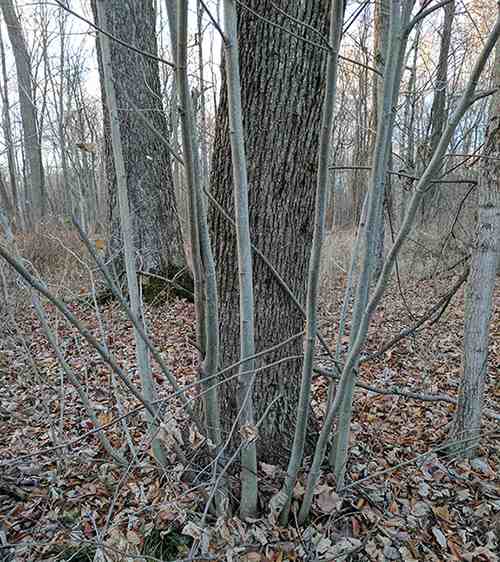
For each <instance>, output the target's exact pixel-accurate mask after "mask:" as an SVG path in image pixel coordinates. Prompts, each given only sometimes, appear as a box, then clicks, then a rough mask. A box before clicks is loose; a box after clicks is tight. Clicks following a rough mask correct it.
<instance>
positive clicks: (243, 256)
mask: <svg viewBox="0 0 500 562" xmlns="http://www.w3.org/2000/svg"><path fill="white" fill-rule="evenodd" d="M223 5H224V23H225V26H224V30H225V39H224V54H225V63H226V66H225V70H226V85H227V100H228V114H229V127H230V130H231V136H230V142H231V158H232V164H233V186H234V209H235V217H236V242H237V254H238V271H239V294H240V306H239V312H240V361H241V363H240V366H239V396H238V399H239V408H240V412H239V425H240V433H241V436H242V439H244V440H245V439H246V442H245V441H244V443H243V447H242V450H241V502H240V517H241V518H242V519H245V518H248V517H255V516H256V514H257V498H258V486H257V449H256V446H255V436H254V435H255V433H256V429H255V419H254V406H253V395H252V391H253V383H254V379H255V359H254V358H253V356H254V355H255V328H254V314H255V313H254V292H253V276H252V248H251V245H250V218H249V212H248V177H247V160H246V154H245V141H244V134H243V115H242V108H241V91H240V63H239V46H238V33H237V29H238V17H237V14H236V2H235V0H224V2H223ZM246 435H249V438H248V437H246Z"/></svg>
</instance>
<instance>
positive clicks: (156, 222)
mask: <svg viewBox="0 0 500 562" xmlns="http://www.w3.org/2000/svg"><path fill="white" fill-rule="evenodd" d="M92 8H93V11H94V16H95V18H96V23H97V25H99V23H100V22H99V18H98V17H97V16H96V10H95V8H96V5H95V0H92ZM103 9H104V12H105V16H106V20H107V22H108V31H109V32H110V33H112V34H113V35H114V36H116V37H118V38H119V39H122V40H125V41H127V42H129V43H131V44H133V45H134V46H135V47H137V48H139V49H141V50H143V51H146V52H149V53H153V54H154V53H156V52H157V42H156V34H155V22H156V14H155V12H154V8H153V2H152V0H144V1H141V2H135V1H133V0H107V1H106V2H105V3H104V4H103ZM110 48H111V61H112V65H113V75H114V82H115V90H116V97H117V106H118V108H119V125H120V138H121V143H122V146H123V156H124V160H125V171H126V179H127V184H128V186H129V201H130V210H131V216H132V220H133V236H134V245H135V247H136V251H137V254H138V257H139V259H140V261H141V269H143V270H146V271H162V272H165V273H167V276H168V275H171V274H172V273H174V272H175V271H177V270H178V269H179V268H180V267H183V266H184V264H185V259H184V254H183V246H182V236H181V230H180V225H179V220H178V217H177V210H176V202H175V194H174V187H173V181H172V171H171V162H170V160H171V158H170V155H169V152H168V150H167V148H166V146H165V144H164V143H163V142H162V141H161V139H160V138H159V136H158V134H156V133H155V132H154V131H153V130H152V128H150V127H147V125H146V124H145V123H144V120H143V118H142V116H141V115H138V112H139V111H140V112H143V113H144V114H145V115H146V117H147V119H148V120H149V122H150V123H151V125H152V126H153V127H154V129H156V131H157V132H159V133H160V134H161V135H162V136H163V137H164V138H168V137H169V133H168V126H167V121H166V119H165V115H164V113H163V106H162V101H161V90H160V82H159V72H158V62H157V61H154V60H152V59H150V58H146V57H144V56H142V55H140V54H138V53H135V52H132V51H131V50H130V49H127V48H126V47H124V46H122V45H120V44H118V43H117V42H115V41H112V42H111V46H110ZM97 51H98V62H99V71H100V75H101V78H102V56H101V48H100V39H99V38H98V40H97ZM101 90H102V97H103V103H104V106H106V93H105V91H104V89H103V87H102V81H101ZM104 113H105V119H104V129H105V152H106V175H107V182H108V193H109V212H110V217H111V222H112V247H113V249H114V250H116V249H117V247H119V241H120V231H119V221H118V205H117V192H116V172H115V168H114V163H113V158H112V150H111V143H110V124H109V118H108V117H107V115H106V111H105V112H104Z"/></svg>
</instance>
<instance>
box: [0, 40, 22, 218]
mask: <svg viewBox="0 0 500 562" xmlns="http://www.w3.org/2000/svg"><path fill="white" fill-rule="evenodd" d="M0 60H1V64H2V79H3V88H2V91H1V96H2V105H3V120H2V127H3V133H4V138H5V142H6V144H7V162H8V166H9V181H10V191H11V194H12V208H13V209H12V211H13V216H11V219H14V221H15V219H16V217H17V215H18V212H19V207H18V190H17V170H16V157H15V152H14V139H13V136H12V125H11V121H10V102H9V86H8V76H7V65H6V63H5V48H4V44H3V37H2V35H1V30H0Z"/></svg>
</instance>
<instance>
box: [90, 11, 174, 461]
mask: <svg viewBox="0 0 500 562" xmlns="http://www.w3.org/2000/svg"><path fill="white" fill-rule="evenodd" d="M96 2H97V3H96V8H97V14H98V16H99V21H100V23H101V25H102V28H103V29H104V30H105V31H109V29H108V25H107V19H106V14H105V11H104V2H103V0H96ZM100 41H101V57H102V59H101V60H102V70H103V79H104V88H105V92H106V103H107V104H108V107H107V111H108V112H109V124H110V134H111V139H110V140H111V148H112V150H113V158H114V169H115V173H116V184H117V185H116V189H117V196H118V203H119V211H120V230H121V233H122V238H123V246H124V254H125V270H126V273H127V287H128V292H129V298H130V310H131V312H132V314H133V315H134V317H135V318H136V319H137V320H138V321H139V323H140V328H141V329H142V330H144V319H143V310H142V299H141V295H140V293H139V283H138V279H137V271H136V263H135V262H136V259H135V247H134V237H133V223H132V220H131V216H130V207H129V198H128V184H127V173H126V168H125V160H124V154H123V147H122V143H121V134H120V122H119V117H118V106H117V97H116V92H115V87H114V75H113V65H112V59H111V48H110V39H109V38H108V37H107V36H106V35H104V34H102V35H101V37H100ZM134 336H135V346H136V358H137V370H138V372H139V375H140V378H141V383H142V387H143V391H144V398H145V399H146V400H147V402H148V403H149V404H150V405H151V408H152V410H153V411H154V412H155V414H156V412H157V410H158V406H157V405H156V404H155V405H153V404H154V403H155V401H156V400H157V394H156V389H155V386H154V380H153V376H152V373H151V363H150V358H149V351H148V347H147V345H146V341H145V340H144V338H142V337H141V334H140V331H139V330H138V329H136V328H135V327H134ZM154 417H155V416H154V415H153V414H152V413H150V412H149V413H148V422H149V429H150V431H151V432H153V431H154V430H155V427H156V423H157V421H156V420H155V419H154ZM152 446H153V451H154V454H155V456H156V458H157V460H158V462H159V463H160V464H161V465H162V466H166V464H167V459H166V454H165V450H164V448H163V447H162V444H161V442H160V441H159V440H158V439H154V440H153V443H152Z"/></svg>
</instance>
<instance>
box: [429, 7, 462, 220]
mask: <svg viewBox="0 0 500 562" xmlns="http://www.w3.org/2000/svg"><path fill="white" fill-rule="evenodd" d="M443 11H444V18H443V27H442V30H441V46H440V49H439V61H438V66H437V69H436V79H435V81H434V98H433V100H432V107H431V117H430V122H429V125H430V129H431V130H430V139H429V155H431V156H432V154H434V151H435V150H436V148H437V145H438V144H439V139H440V138H441V134H442V132H443V129H444V127H445V126H446V113H447V111H446V98H447V91H448V66H449V57H450V44H451V32H452V28H453V19H454V17H455V2H454V1H453V2H448V3H447V4H446V5H445V6H444V8H443ZM424 164H425V163H424ZM439 195H440V191H439V189H436V187H435V186H433V187H431V189H429V192H428V193H426V195H425V197H424V199H423V200H422V218H423V219H424V220H425V218H428V219H429V218H430V217H431V214H432V213H431V210H430V207H431V206H437V205H438V203H439Z"/></svg>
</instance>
